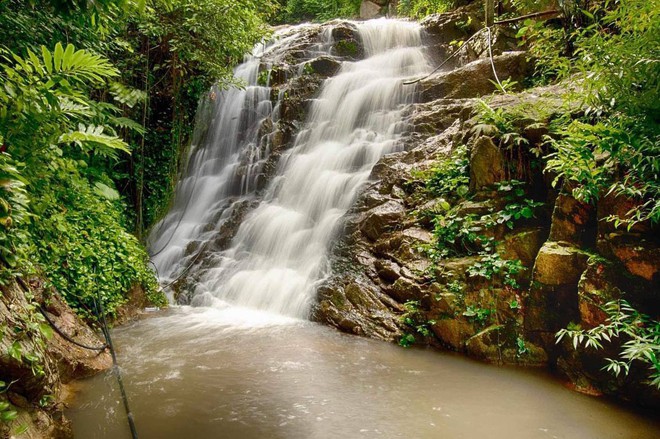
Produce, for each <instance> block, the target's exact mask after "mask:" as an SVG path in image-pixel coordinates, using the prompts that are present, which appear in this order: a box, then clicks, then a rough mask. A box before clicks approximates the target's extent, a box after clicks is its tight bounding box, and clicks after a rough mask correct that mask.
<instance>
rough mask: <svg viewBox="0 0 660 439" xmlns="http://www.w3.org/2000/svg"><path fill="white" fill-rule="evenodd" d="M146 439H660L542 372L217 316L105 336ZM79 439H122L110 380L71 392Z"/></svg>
mask: <svg viewBox="0 0 660 439" xmlns="http://www.w3.org/2000/svg"><path fill="white" fill-rule="evenodd" d="M113 336H114V342H115V345H116V348H117V353H118V358H119V362H120V365H121V370H122V374H123V378H124V382H125V385H126V389H127V393H128V397H129V400H130V405H131V409H132V411H133V414H134V416H135V422H136V426H137V430H138V433H139V436H140V438H141V439H148V438H158V439H168V438H172V439H174V438H176V439H181V438H236V439H252V438H259V439H267V438H273V439H276V438H282V439H297V438H300V439H317V438H318V439H331V438H341V439H353V438H410V439H417V438H448V439H454V438H491V439H499V438H502V439H505V438H506V439H515V438H520V439H533V438H579V439H589V438H593V439H606V438H630V439H633V438H634V439H645V438H649V439H650V438H658V437H660V422H659V421H658V419H653V417H652V416H651V415H646V416H644V415H640V414H637V413H634V412H632V411H628V410H627V409H624V408H621V407H619V406H616V405H613V404H610V403H608V402H606V401H604V400H602V399H598V398H593V397H588V396H585V395H580V394H578V393H575V392H573V391H571V390H568V389H566V388H564V387H563V386H562V385H561V384H560V383H559V382H558V381H556V380H555V379H553V378H552V377H550V376H548V375H547V374H545V373H543V372H541V371H535V370H523V369H518V368H508V367H493V366H488V365H485V364H481V363H478V362H474V361H471V360H468V359H465V358H462V357H460V356H457V355H452V354H445V353H439V352H436V351H430V350H422V349H403V348H400V347H398V346H395V345H392V344H389V343H384V342H379V341H374V340H368V339H363V338H359V337H353V336H349V335H345V334H341V333H338V332H336V331H334V330H333V329H330V328H326V327H323V326H320V325H317V324H313V323H310V322H304V321H300V320H295V319H288V318H283V317H278V316H272V315H269V314H265V313H259V312H255V311H249V310H244V309H240V308H226V309H224V310H222V309H221V310H218V309H208V308H187V307H184V308H173V309H170V310H167V311H163V312H158V313H154V314H152V315H151V316H149V317H148V318H145V319H143V320H140V321H138V322H135V323H132V324H130V325H127V326H124V327H121V328H118V329H116V330H114V331H113ZM75 390H76V392H77V393H76V397H75V399H74V401H73V402H72V406H71V407H70V409H69V410H68V412H67V415H68V416H69V417H70V418H71V419H72V421H73V428H74V433H75V436H76V437H77V438H85V439H87V438H113V439H121V438H130V432H129V429H128V427H127V424H126V417H125V413H124V408H123V406H122V403H121V400H120V396H119V391H118V390H117V384H116V381H115V379H114V377H113V375H112V374H110V373H108V374H105V375H100V376H97V377H94V378H92V379H89V380H86V381H81V382H78V383H76V384H75Z"/></svg>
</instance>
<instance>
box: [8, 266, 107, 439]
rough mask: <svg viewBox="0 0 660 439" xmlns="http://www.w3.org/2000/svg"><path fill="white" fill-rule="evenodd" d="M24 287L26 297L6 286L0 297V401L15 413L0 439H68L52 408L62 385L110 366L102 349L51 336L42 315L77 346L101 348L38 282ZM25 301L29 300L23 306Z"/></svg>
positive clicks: (86, 328)
mask: <svg viewBox="0 0 660 439" xmlns="http://www.w3.org/2000/svg"><path fill="white" fill-rule="evenodd" d="M29 286H30V289H31V292H29V293H26V291H25V288H24V287H22V286H20V285H18V284H17V283H15V282H11V283H9V284H8V285H6V286H4V287H3V288H2V294H1V295H0V322H2V324H0V330H1V331H2V337H0V381H4V382H5V383H13V384H12V385H11V386H10V387H9V389H8V390H7V391H6V392H3V393H0V401H8V402H9V403H11V404H12V405H13V407H14V409H15V410H16V411H17V412H18V417H17V418H16V419H15V420H14V421H12V422H10V423H5V422H2V423H0V436H2V437H9V432H12V431H15V430H16V429H17V428H19V427H27V430H26V431H25V433H24V434H23V435H22V436H21V437H30V438H68V437H72V432H71V428H70V425H69V422H68V421H67V420H66V419H65V418H64V417H63V414H62V405H61V404H59V403H58V401H60V399H61V396H62V395H61V394H62V384H66V383H67V382H69V381H71V380H73V379H77V378H84V377H88V376H90V375H93V374H96V373H98V372H100V371H103V370H105V369H108V368H109V367H110V366H111V365H112V360H111V357H110V354H109V353H108V351H107V350H106V349H101V350H88V349H84V348H82V347H79V346H76V345H75V344H72V343H70V342H69V341H68V340H66V339H65V338H63V337H62V336H61V335H60V334H59V333H58V332H57V331H56V330H54V329H53V326H52V325H51V324H50V322H48V321H47V320H46V319H45V318H44V317H43V315H45V316H47V317H48V319H49V320H50V321H51V322H52V323H53V324H54V325H55V326H56V327H57V328H58V330H59V331H61V332H62V333H64V334H66V335H68V336H70V337H71V338H72V339H74V340H76V341H77V342H78V343H80V344H83V345H87V346H90V347H103V346H104V342H103V341H102V340H101V339H100V338H99V337H98V336H97V335H96V334H95V333H94V332H93V331H92V330H91V329H90V328H89V326H87V325H86V324H85V323H83V322H82V321H81V320H80V318H79V317H78V316H77V315H76V314H75V313H74V312H73V310H72V309H71V308H69V306H68V305H66V303H64V301H63V300H62V299H61V298H60V297H59V296H58V295H56V294H53V293H51V292H49V291H48V290H45V289H44V288H43V285H42V284H41V281H39V280H38V279H33V280H32V281H31V282H30V285H29ZM31 296H34V298H33V299H29V300H28V299H27V297H31ZM39 309H41V311H39ZM41 313H43V315H42V314H41ZM12 437H13V436H12Z"/></svg>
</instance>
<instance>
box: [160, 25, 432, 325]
mask: <svg viewBox="0 0 660 439" xmlns="http://www.w3.org/2000/svg"><path fill="white" fill-rule="evenodd" d="M357 26H358V29H359V34H360V37H361V38H362V40H363V44H364V49H365V54H366V58H365V59H364V60H362V61H358V62H345V63H344V64H343V65H342V67H341V69H340V71H339V72H338V73H337V75H336V76H335V77H333V78H330V79H328V80H326V82H325V83H324V84H323V86H322V89H321V92H320V95H319V96H318V98H317V99H316V100H315V101H314V103H313V105H312V107H311V109H310V112H309V117H308V120H307V121H306V123H305V127H304V128H303V130H301V132H300V133H299V134H298V135H297V138H296V140H295V144H294V146H293V148H292V149H291V150H290V151H288V152H287V153H286V154H284V155H283V156H282V158H281V160H280V163H279V165H278V171H277V176H276V177H275V178H274V179H273V181H272V182H271V183H270V185H269V187H268V188H267V190H266V193H265V195H264V199H263V201H262V202H261V203H260V205H259V206H258V207H257V208H256V209H255V210H254V211H252V212H251V213H250V214H249V215H248V216H247V217H246V218H245V220H244V222H243V223H242V224H241V226H240V228H239V230H238V232H237V235H236V236H235V238H234V240H233V243H232V246H231V248H230V249H229V250H227V251H225V252H222V253H219V254H217V255H215V257H214V261H213V264H212V267H211V268H208V269H206V271H204V272H203V273H199V275H198V280H199V282H198V284H197V287H196V290H195V294H194V297H193V300H192V303H193V304H195V305H207V306H208V305H210V306H218V307H222V306H226V305H227V304H232V305H240V306H245V307H250V308H257V309H261V310H266V311H269V312H274V313H277V314H282V315H287V316H293V317H306V315H307V313H308V311H309V308H310V305H311V303H312V300H313V296H314V289H315V285H316V283H317V282H318V281H319V280H320V279H322V278H323V276H324V275H325V274H326V270H327V267H326V265H327V257H326V254H327V250H328V247H329V245H330V242H331V240H332V239H333V238H334V237H336V236H337V232H338V230H337V229H338V227H339V226H340V225H341V218H342V217H343V215H344V214H345V213H346V211H347V210H348V209H349V208H350V206H351V204H352V203H353V201H354V200H355V198H356V195H357V193H358V191H359V189H360V187H361V186H362V185H363V184H364V183H365V182H366V181H367V179H368V177H369V174H370V172H371V169H372V167H373V166H374V165H375V164H376V162H377V161H378V159H379V158H380V157H382V156H383V155H384V154H387V153H390V152H393V151H395V150H397V148H398V139H399V137H400V135H401V133H402V130H403V129H404V128H405V127H404V126H403V124H402V123H401V115H402V111H403V109H404V107H405V105H406V104H409V103H411V102H412V93H413V91H414V90H413V89H412V88H411V87H407V86H404V85H403V81H404V80H405V79H407V78H410V77H411V76H417V75H420V74H423V73H425V72H427V71H428V70H429V69H430V66H429V64H428V62H427V60H426V58H425V56H424V54H423V49H422V44H421V38H420V28H419V25H417V24H416V23H409V22H400V21H394V20H377V21H373V22H366V23H357ZM256 69H257V64H256V63H255V62H253V61H252V60H248V61H247V62H246V63H245V64H243V65H242V66H241V67H240V68H239V69H238V70H237V74H240V75H242V76H241V77H243V78H245V79H246V80H248V81H253V82H251V83H255V81H256V72H257V71H256ZM262 88H263V87H257V86H254V85H253V86H250V87H248V88H247V90H245V91H239V90H232V91H230V92H227V93H226V94H225V95H224V96H223V97H222V99H223V100H224V101H225V104H223V105H224V106H222V107H221V108H220V110H221V111H219V113H220V114H221V117H222V118H221V119H220V120H219V121H216V122H215V127H216V129H217V130H218V131H219V132H214V137H213V138H212V145H218V148H217V149H218V150H221V152H218V153H213V154H209V157H205V156H204V154H197V157H195V159H196V160H197V161H195V162H193V164H192V166H191V169H192V170H193V172H194V173H197V174H199V176H198V177H196V178H198V179H199V181H198V183H197V187H196V188H195V189H196V190H195V191H194V193H192V194H191V193H189V192H186V188H187V187H188V186H190V185H192V183H191V182H189V180H190V179H191V177H188V178H187V179H186V180H184V181H183V183H182V185H181V186H182V188H181V189H180V191H181V192H182V193H183V194H184V195H183V197H180V198H181V199H182V200H185V199H187V198H189V197H191V200H192V201H191V202H190V203H189V204H190V205H189V207H188V209H187V210H185V211H183V210H182V209H181V208H180V207H179V208H175V210H174V212H173V214H171V215H170V216H172V218H169V217H168V218H166V219H165V223H166V224H173V223H174V222H175V221H174V219H175V217H176V216H177V215H181V214H183V215H184V221H183V222H182V225H181V226H180V227H179V230H177V231H176V233H175V236H174V238H173V239H172V240H171V243H170V244H169V246H168V248H167V250H166V251H165V252H163V254H162V256H159V257H157V258H155V262H156V265H157V266H158V269H159V271H160V272H161V275H163V274H164V275H165V276H170V275H172V273H173V271H174V270H175V269H176V268H174V266H175V265H176V262H177V259H180V258H181V256H182V254H183V251H184V250H183V249H185V246H186V245H187V244H188V242H190V241H191V240H193V239H197V240H202V241H203V240H204V239H208V238H209V237H210V235H211V234H212V232H209V233H207V235H206V236H205V235H204V234H202V233H200V231H199V230H200V228H203V226H204V225H205V224H207V223H208V221H207V220H206V218H205V216H208V215H209V207H211V208H212V207H213V206H214V203H215V204H221V203H225V204H226V201H225V200H226V198H227V196H228V195H229V194H232V193H235V192H236V191H235V189H234V188H233V186H232V185H235V184H236V182H235V181H233V174H232V173H235V172H234V170H233V169H232V167H233V166H236V165H234V164H232V163H236V162H237V157H238V155H240V154H241V153H245V149H246V148H247V149H248V150H250V148H251V147H252V145H253V144H255V143H256V142H255V140H249V141H248V144H247V146H245V145H241V144H240V142H239V141H238V140H237V137H238V128H237V127H235V126H234V125H232V123H231V121H232V120H234V119H236V118H238V116H239V115H238V112H239V111H240V110H239V109H238V108H237V107H238V105H236V102H242V101H243V100H245V96H243V95H246V96H249V94H250V93H253V94H254V96H253V97H251V99H252V100H253V101H254V102H258V105H257V109H258V111H257V113H258V114H257V115H256V116H255V117H257V118H258V117H262V118H263V117H265V116H266V115H267V113H268V112H270V111H272V109H271V108H270V107H269V102H266V99H267V97H266V92H265V91H264V90H261V89H262ZM223 142H226V143H227V145H223V144H222V143H223ZM239 146H240V147H242V148H243V149H242V150H240V148H239ZM232 160H233V161H232ZM225 163H230V164H228V165H227V164H225ZM248 180H249V179H248ZM249 186H250V185H249V184H248V187H249ZM232 191H234V192H232ZM241 193H242V194H244V193H245V192H241ZM181 203H182V201H179V206H180V205H181ZM181 212H183V213H181ZM212 212H213V211H212V210H211V213H212ZM200 219H201V220H200ZM163 229H164V230H165V232H163V233H161V234H160V238H158V239H156V240H155V241H154V244H153V247H154V248H156V249H157V248H158V247H159V244H160V245H163V241H164V240H166V239H168V233H167V230H168V228H167V227H163ZM195 236H196V237H195Z"/></svg>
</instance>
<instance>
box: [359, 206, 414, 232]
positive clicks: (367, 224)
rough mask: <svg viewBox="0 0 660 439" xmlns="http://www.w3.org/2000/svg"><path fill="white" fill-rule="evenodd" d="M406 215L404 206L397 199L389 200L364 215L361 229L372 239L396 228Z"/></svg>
mask: <svg viewBox="0 0 660 439" xmlns="http://www.w3.org/2000/svg"><path fill="white" fill-rule="evenodd" d="M404 215H405V208H404V206H403V205H402V204H401V203H399V202H396V201H393V200H391V201H388V202H387V203H385V204H382V205H380V206H378V207H376V208H374V209H372V210H370V211H368V212H367V214H366V215H365V217H364V220H363V221H362V224H361V225H360V230H361V231H362V233H364V234H365V235H366V236H367V237H368V238H369V239H371V240H372V241H375V240H377V239H378V238H379V237H380V236H381V235H382V234H384V233H386V232H389V231H391V230H393V229H394V228H396V227H397V226H398V225H399V224H400V223H401V220H402V219H403V217H404Z"/></svg>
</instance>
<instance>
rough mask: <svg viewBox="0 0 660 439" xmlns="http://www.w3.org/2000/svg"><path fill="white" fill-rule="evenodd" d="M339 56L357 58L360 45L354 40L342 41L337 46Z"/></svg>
mask: <svg viewBox="0 0 660 439" xmlns="http://www.w3.org/2000/svg"><path fill="white" fill-rule="evenodd" d="M335 50H336V51H337V54H338V55H339V56H357V54H358V44H357V43H356V42H355V41H353V40H342V41H339V42H338V43H337V44H335Z"/></svg>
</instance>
